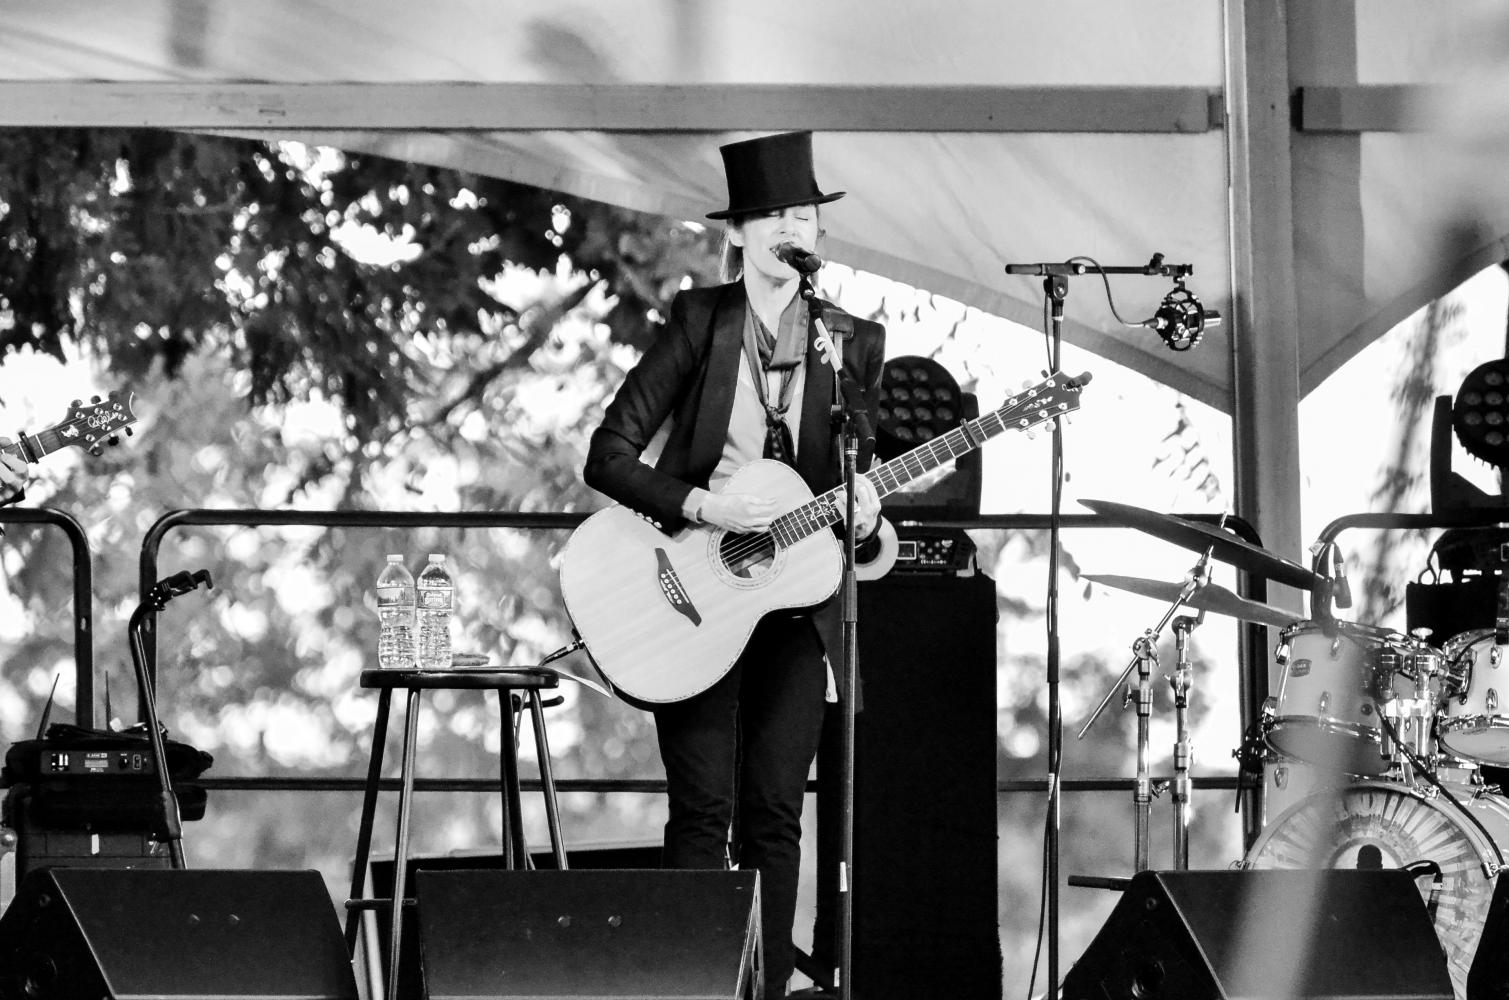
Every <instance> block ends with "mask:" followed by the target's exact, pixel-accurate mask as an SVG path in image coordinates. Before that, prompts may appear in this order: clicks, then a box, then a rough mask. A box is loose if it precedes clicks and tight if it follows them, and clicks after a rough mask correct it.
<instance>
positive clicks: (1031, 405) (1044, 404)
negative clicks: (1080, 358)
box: [996, 372, 1092, 430]
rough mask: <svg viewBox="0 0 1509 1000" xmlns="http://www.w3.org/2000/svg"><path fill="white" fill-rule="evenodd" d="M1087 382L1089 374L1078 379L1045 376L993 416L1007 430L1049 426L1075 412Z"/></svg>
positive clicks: (1063, 375) (1049, 373) (1070, 376)
mask: <svg viewBox="0 0 1509 1000" xmlns="http://www.w3.org/2000/svg"><path fill="white" fill-rule="evenodd" d="M1091 378H1092V376H1091V375H1090V373H1089V372H1081V373H1080V374H1078V375H1065V374H1064V373H1063V372H1048V373H1045V375H1044V377H1043V380H1042V381H1041V382H1039V383H1037V384H1036V385H1029V386H1027V387H1026V388H1025V389H1023V390H1022V391H1021V392H1018V393H1016V394H1015V395H1013V396H1012V397H1011V398H1010V399H1008V400H1007V401H1006V403H1005V405H1004V406H1002V407H1001V408H1000V409H999V410H997V411H996V415H997V416H999V417H1000V418H1001V422H1002V423H1003V424H1005V425H1006V426H1007V427H1008V428H1015V429H1018V430H1027V429H1029V428H1032V427H1036V426H1038V425H1039V424H1045V423H1050V422H1051V421H1053V420H1056V419H1058V418H1059V417H1062V416H1067V415H1068V414H1070V413H1073V412H1074V411H1075V410H1077V409H1079V394H1080V391H1081V390H1082V389H1084V387H1085V386H1086V385H1088V384H1089V382H1090V379H1091Z"/></svg>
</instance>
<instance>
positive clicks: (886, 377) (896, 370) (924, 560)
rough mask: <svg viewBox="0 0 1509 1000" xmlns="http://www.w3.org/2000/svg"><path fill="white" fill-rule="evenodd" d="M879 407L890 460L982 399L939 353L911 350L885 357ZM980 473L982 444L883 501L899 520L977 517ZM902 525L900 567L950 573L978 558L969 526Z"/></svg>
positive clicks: (879, 435) (883, 452)
mask: <svg viewBox="0 0 1509 1000" xmlns="http://www.w3.org/2000/svg"><path fill="white" fill-rule="evenodd" d="M875 412H876V428H875V456H876V461H878V462H888V461H890V460H892V459H894V458H898V457H900V456H902V455H904V454H906V453H907V452H909V451H911V450H913V449H914V448H917V447H919V446H921V445H924V444H926V443H927V442H929V441H931V440H933V439H934V438H936V437H939V436H940V435H943V434H947V433H948V432H949V431H951V430H953V429H954V428H955V427H958V426H959V425H960V424H961V423H963V422H964V421H965V420H973V419H975V418H976V417H978V416H979V415H980V406H979V403H978V402H977V401H976V399H975V396H974V394H973V393H969V392H963V391H961V390H960V388H959V383H958V382H957V381H956V380H955V379H954V377H953V375H952V374H950V372H949V370H948V369H947V368H945V367H943V366H942V365H941V364H939V363H938V362H937V361H934V360H933V359H932V358H924V357H920V356H916V355H907V356H903V357H899V358H892V359H891V360H890V361H887V362H886V365H885V370H884V372H883V373H882V375H881V382H880V397H879V399H878V400H877V405H876V410H875ZM982 479H983V465H982V462H981V455H980V450H979V449H978V448H976V449H974V450H972V451H969V452H967V453H966V454H963V455H960V456H959V457H958V458H956V459H955V460H954V461H953V462H952V463H950V464H947V465H945V466H943V467H942V468H941V469H940V470H938V471H935V472H932V473H929V474H928V475H926V476H923V477H921V478H920V479H918V480H917V481H916V482H914V483H913V484H912V485H911V486H909V487H908V488H907V489H905V490H902V491H900V492H897V493H892V494H891V495H890V496H888V497H886V498H885V501H884V509H885V511H886V514H887V516H889V517H890V518H891V520H893V521H897V522H906V521H910V522H916V521H927V520H934V519H938V520H947V519H951V518H966V517H974V516H975V515H977V514H979V513H980V487H981V482H982ZM897 533H898V535H899V536H900V539H901V542H902V554H901V559H900V561H899V562H898V563H897V569H898V570H902V571H913V572H927V573H942V574H948V573H954V572H962V571H963V570H964V569H965V568H966V567H969V566H972V565H973V559H974V543H973V542H972V541H971V540H970V538H969V536H968V535H967V534H966V533H965V532H963V531H960V530H958V529H952V528H936V527H921V526H916V525H907V524H901V525H899V526H898V528H897Z"/></svg>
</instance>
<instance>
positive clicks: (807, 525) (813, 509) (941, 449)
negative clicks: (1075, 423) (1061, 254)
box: [769, 375, 1088, 546]
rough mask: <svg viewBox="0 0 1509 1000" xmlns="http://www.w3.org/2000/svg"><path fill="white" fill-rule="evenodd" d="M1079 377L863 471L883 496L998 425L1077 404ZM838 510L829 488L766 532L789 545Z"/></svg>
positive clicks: (827, 523)
mask: <svg viewBox="0 0 1509 1000" xmlns="http://www.w3.org/2000/svg"><path fill="white" fill-rule="evenodd" d="M1084 381H1088V376H1087V375H1082V376H1080V379H1079V380H1078V381H1073V380H1070V379H1067V378H1065V377H1064V376H1062V375H1060V376H1056V377H1050V378H1048V379H1047V380H1045V381H1043V382H1040V383H1039V384H1037V385H1035V386H1033V387H1032V388H1031V389H1028V390H1027V391H1026V392H1025V393H1023V394H1022V395H1020V396H1013V397H1012V398H1011V399H1008V400H1007V401H1006V402H1005V403H1004V404H1002V405H1001V406H1000V407H999V408H998V409H995V410H992V411H991V412H990V413H987V414H986V415H985V416H983V417H980V418H979V419H977V420H966V421H964V422H963V423H961V424H960V425H959V426H958V427H955V428H954V429H953V430H951V431H949V432H948V433H946V434H943V435H940V436H939V437H935V438H933V439H932V440H931V441H928V442H927V443H926V444H922V445H919V446H917V447H916V448H913V449H912V450H911V451H909V452H907V453H906V454H905V455H900V456H898V457H896V458H893V459H891V460H890V461H889V462H886V463H885V464H884V465H880V466H878V467H876V468H874V469H871V470H870V471H869V472H867V473H865V474H864V476H865V478H866V479H868V480H869V481H870V483H871V485H873V486H874V487H875V492H876V493H877V494H878V495H879V496H880V497H881V498H882V499H884V498H885V497H888V496H890V495H891V494H892V493H895V492H896V491H897V490H899V489H901V488H902V487H904V486H906V485H907V484H908V483H910V482H911V481H912V480H914V479H916V478H917V477H918V476H921V475H924V474H926V473H928V472H931V471H933V470H934V469H936V468H938V467H939V466H941V465H943V464H944V463H945V462H952V461H953V460H954V459H956V458H958V457H959V456H960V455H965V454H968V453H969V452H971V451H974V450H975V449H976V448H978V447H980V445H982V444H984V443H985V442H986V441H988V440H990V439H991V438H993V437H995V436H996V435H997V434H1000V433H1002V432H1003V431H1007V430H1027V429H1028V428H1031V427H1034V426H1036V425H1038V424H1041V423H1045V422H1047V421H1049V420H1052V419H1053V418H1055V417H1057V416H1060V415H1062V414H1065V413H1068V412H1069V411H1071V410H1073V409H1076V408H1077V405H1078V404H1077V402H1075V403H1073V404H1071V402H1069V400H1077V395H1078V392H1079V389H1080V386H1081V385H1082V383H1083V382H1084ZM1054 389H1060V390H1062V391H1064V392H1065V393H1066V395H1067V399H1066V398H1064V397H1063V396H1061V395H1060V394H1059V393H1057V392H1053V391H1052V390H1054ZM843 515H844V497H843V489H842V488H841V487H840V488H835V489H831V490H829V491H828V492H826V493H824V494H822V495H821V496H817V497H813V498H812V499H811V500H809V501H808V502H807V503H804V504H802V505H801V506H800V507H797V508H796V509H794V510H791V511H788V512H786V513H785V514H782V515H781V516H780V517H777V518H776V519H775V520H774V521H772V522H771V524H770V529H769V530H770V535H771V536H772V537H773V538H774V539H775V543H776V545H777V546H787V545H794V544H796V543H797V542H799V541H801V540H802V539H804V538H806V537H807V536H808V535H811V534H813V533H814V532H817V531H821V530H822V529H824V528H828V527H831V526H832V525H834V524H837V523H838V522H839V521H841V520H842V519H843Z"/></svg>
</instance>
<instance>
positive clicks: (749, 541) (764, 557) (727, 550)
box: [718, 532, 775, 580]
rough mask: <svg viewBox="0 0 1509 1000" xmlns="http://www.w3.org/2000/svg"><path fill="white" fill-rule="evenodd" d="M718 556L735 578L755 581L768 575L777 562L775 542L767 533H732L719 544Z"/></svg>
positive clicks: (725, 536)
mask: <svg viewBox="0 0 1509 1000" xmlns="http://www.w3.org/2000/svg"><path fill="white" fill-rule="evenodd" d="M718 555H719V556H720V557H721V558H722V559H723V565H724V566H727V567H728V570H729V572H730V573H732V574H733V575H734V576H737V577H739V578H740V579H743V580H753V579H755V578H756V577H759V576H763V575H764V574H765V573H767V572H768V571H769V570H770V567H771V565H772V564H773V563H774V562H775V540H774V539H772V538H771V537H770V535H769V533H767V532H759V533H756V534H732V533H730V534H727V535H724V536H723V538H722V540H721V541H719V542H718Z"/></svg>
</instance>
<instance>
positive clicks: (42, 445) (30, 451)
mask: <svg viewBox="0 0 1509 1000" xmlns="http://www.w3.org/2000/svg"><path fill="white" fill-rule="evenodd" d="M49 438H51V440H50V441H49V440H48V439H49ZM61 447H63V441H62V439H61V438H59V437H58V432H57V431H55V430H45V431H43V432H42V433H40V434H22V435H21V436H20V437H19V438H17V439H16V440H15V441H12V442H11V443H10V444H7V445H0V452H4V453H5V454H7V455H10V456H11V457H13V458H19V459H21V460H22V461H23V462H35V461H37V459H39V458H41V457H42V456H43V455H46V454H48V453H50V452H54V451H57V450H58V449H59V448H61Z"/></svg>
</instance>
